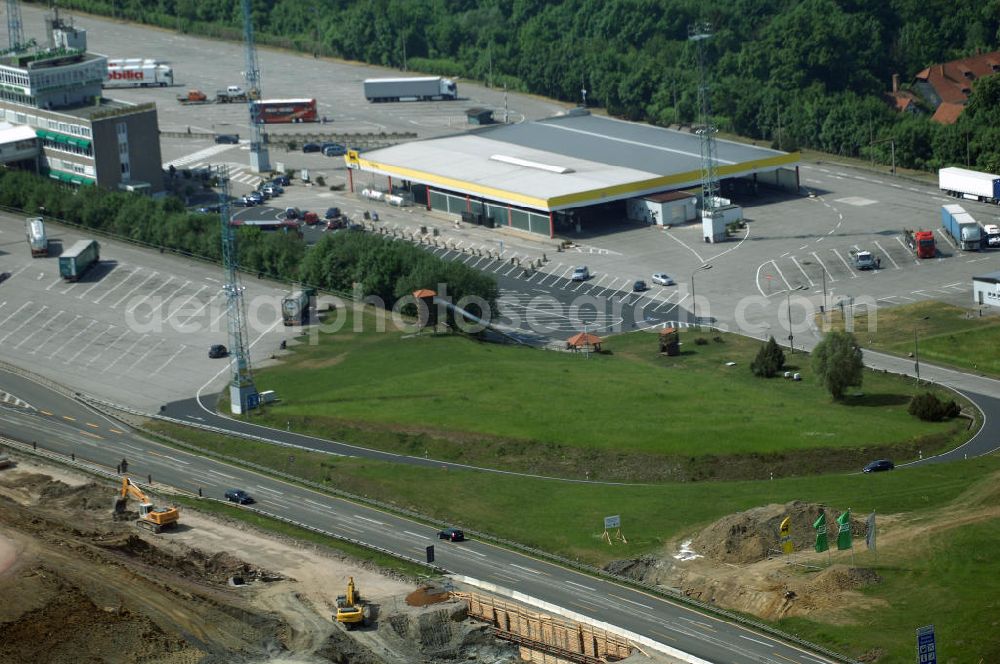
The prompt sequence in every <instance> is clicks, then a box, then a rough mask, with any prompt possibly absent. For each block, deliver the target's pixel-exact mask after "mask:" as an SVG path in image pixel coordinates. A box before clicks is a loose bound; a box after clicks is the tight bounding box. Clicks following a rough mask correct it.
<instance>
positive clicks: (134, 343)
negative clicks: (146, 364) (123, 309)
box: [101, 334, 149, 373]
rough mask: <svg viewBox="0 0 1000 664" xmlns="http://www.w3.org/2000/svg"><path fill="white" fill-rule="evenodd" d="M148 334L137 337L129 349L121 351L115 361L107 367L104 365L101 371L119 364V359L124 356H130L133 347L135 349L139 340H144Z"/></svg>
mask: <svg viewBox="0 0 1000 664" xmlns="http://www.w3.org/2000/svg"><path fill="white" fill-rule="evenodd" d="M148 336H149V335H148V334H144V335H142V336H141V337H139V338H138V339H136V340H135V341H133V342H132V345H131V346H129V347H128V350H126V351H125V352H124V353H120V354H119V355H118V357H116V358H115V361H114V362H112V363H111V364H109V365H107V366H106V367H104V368H103V369H101V373H104V372H106V371H107V370H108V369H110V368H111V367H113V366H115V365H116V364H118V361H119V360H121V359H122V358H123V357H128V356H129V355H131V354H132V349H134V348H135V347H136V346H138V345H139V342H140V341H142V340H143V339H145V338H146V337H148Z"/></svg>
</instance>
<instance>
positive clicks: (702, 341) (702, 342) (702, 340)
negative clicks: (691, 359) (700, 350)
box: [694, 337, 708, 346]
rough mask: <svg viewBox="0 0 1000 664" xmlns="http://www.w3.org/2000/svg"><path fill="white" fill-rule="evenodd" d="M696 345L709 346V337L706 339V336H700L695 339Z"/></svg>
mask: <svg viewBox="0 0 1000 664" xmlns="http://www.w3.org/2000/svg"><path fill="white" fill-rule="evenodd" d="M694 345H695V346H707V345H708V339H706V338H705V337H698V338H697V339H695V340H694Z"/></svg>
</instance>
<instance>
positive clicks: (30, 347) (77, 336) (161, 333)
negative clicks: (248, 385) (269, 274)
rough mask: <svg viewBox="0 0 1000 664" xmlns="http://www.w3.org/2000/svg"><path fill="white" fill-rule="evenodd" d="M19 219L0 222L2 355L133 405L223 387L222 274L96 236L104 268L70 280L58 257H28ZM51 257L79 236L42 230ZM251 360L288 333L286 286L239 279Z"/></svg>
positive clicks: (225, 339) (266, 353) (206, 266)
mask: <svg viewBox="0 0 1000 664" xmlns="http://www.w3.org/2000/svg"><path fill="white" fill-rule="evenodd" d="M23 224H24V220H23V219H19V218H11V217H10V216H7V215H3V216H0V270H2V271H6V272H10V274H11V276H10V278H9V279H7V280H6V281H5V282H4V283H2V284H0V359H2V360H4V361H7V362H10V363H11V364H17V365H20V366H29V367H30V368H31V369H32V370H33V371H34V372H36V373H38V374H41V375H43V376H45V377H47V378H49V379H52V380H56V381H58V382H60V383H62V384H65V385H68V386H70V387H73V388H75V389H79V390H82V391H85V392H88V393H95V394H100V395H102V396H104V397H105V398H109V399H113V400H117V401H119V402H120V403H126V404H130V405H133V406H135V407H138V408H143V409H152V410H156V409H157V408H159V406H160V405H161V404H164V403H167V402H168V401H172V400H174V399H177V398H178V397H179V396H189V395H191V394H193V392H194V390H196V389H198V388H199V387H201V386H202V385H204V384H206V383H207V382H209V381H213V386H216V387H221V386H224V385H225V383H226V380H227V378H228V366H229V363H228V361H227V360H225V359H216V360H209V359H208V357H207V353H208V348H209V346H210V345H211V344H216V343H221V344H227V345H228V334H227V327H226V317H225V313H226V301H225V297H224V295H223V294H222V291H221V287H222V277H223V275H222V270H221V268H219V267H217V266H214V265H210V264H202V263H199V262H196V261H189V260H185V259H182V258H178V257H174V256H170V255H160V254H158V253H154V252H150V251H147V250H144V249H140V248H137V247H134V246H131V245H127V244H123V243H119V242H111V241H106V240H101V239H99V240H98V241H99V242H100V244H101V263H100V265H99V266H97V267H95V268H93V269H91V270H90V271H88V272H87V273H86V274H85V275H84V277H83V278H82V279H81V280H80V281H79V282H76V283H68V282H65V281H64V280H63V279H62V278H60V276H59V266H58V258H56V257H55V256H54V255H52V256H50V257H46V258H32V257H31V254H30V252H29V251H28V248H27V244H26V242H25V241H24V226H23ZM46 230H47V232H48V234H49V237H50V239H51V243H50V247H51V248H52V249H53V250H55V251H54V253H58V250H59V248H60V247H68V246H70V245H71V244H72V243H73V242H75V241H76V240H78V239H81V238H83V237H85V236H84V235H83V234H82V233H80V232H77V231H75V230H69V229H62V228H59V227H58V226H56V225H54V224H48V225H47V227H46ZM244 286H245V287H246V290H245V298H246V302H247V312H248V321H249V323H248V331H249V334H250V337H249V341H250V343H251V344H252V352H251V357H252V359H253V361H255V362H260V361H263V360H266V359H268V358H269V356H270V355H271V353H273V352H274V351H275V350H276V349H277V346H278V344H279V343H280V340H281V339H284V338H285V337H286V336H287V337H290V336H291V334H290V333H289V331H288V330H289V329H290V328H285V326H284V325H283V324H282V322H281V320H280V303H281V297H282V295H283V294H284V290H283V289H281V288H277V287H274V286H272V285H270V284H267V283H266V282H262V281H257V280H255V279H253V278H249V279H245V280H244Z"/></svg>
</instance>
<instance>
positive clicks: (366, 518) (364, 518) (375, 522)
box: [354, 516, 385, 526]
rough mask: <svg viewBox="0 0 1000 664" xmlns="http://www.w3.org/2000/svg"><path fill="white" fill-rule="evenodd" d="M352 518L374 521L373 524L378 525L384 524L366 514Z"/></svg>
mask: <svg viewBox="0 0 1000 664" xmlns="http://www.w3.org/2000/svg"><path fill="white" fill-rule="evenodd" d="M354 518H355V519H361V520H362V521H367V522H369V523H374V524H376V525H379V526H384V525H385V524H384V523H382V522H381V521H376V520H375V519H369V518H368V517H366V516H355V517H354Z"/></svg>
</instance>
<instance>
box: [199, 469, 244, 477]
mask: <svg viewBox="0 0 1000 664" xmlns="http://www.w3.org/2000/svg"><path fill="white" fill-rule="evenodd" d="M205 472H206V473H212V474H213V475H218V476H219V477H225V478H226V479H229V480H235V479H236V478H235V477H233V476H232V475H226V474H225V473H220V472H219V471H217V470H208V469H205Z"/></svg>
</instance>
